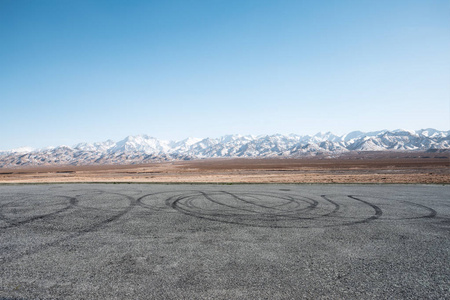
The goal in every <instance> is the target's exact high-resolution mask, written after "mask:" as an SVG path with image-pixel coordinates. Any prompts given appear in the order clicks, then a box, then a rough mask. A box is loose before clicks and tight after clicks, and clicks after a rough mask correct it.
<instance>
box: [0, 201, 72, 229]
mask: <svg viewBox="0 0 450 300" xmlns="http://www.w3.org/2000/svg"><path fill="white" fill-rule="evenodd" d="M47 197H48V196H46V200H47V201H48V198H47ZM35 198H36V195H28V196H26V197H24V198H22V199H20V200H19V201H11V202H9V203H7V204H4V205H2V206H0V220H2V221H4V222H6V223H8V225H6V226H0V229H6V228H10V227H15V226H19V225H24V224H28V223H31V222H34V221H37V220H44V219H45V218H49V217H53V216H55V215H57V214H60V213H62V212H64V211H67V210H69V209H71V208H73V207H74V206H75V205H76V204H77V199H76V198H74V197H68V196H54V198H62V199H64V200H65V201H64V202H66V206H64V207H63V208H60V209H57V210H53V211H51V212H49V213H45V214H38V215H34V216H31V217H27V218H25V219H21V220H20V219H17V218H14V219H13V218H10V217H8V216H7V215H5V210H6V209H8V208H9V210H10V211H11V210H13V211H14V210H15V209H22V210H23V209H24V208H26V209H27V210H31V209H33V208H35V207H39V208H42V206H44V207H45V208H47V207H52V206H62V205H64V204H65V203H64V202H59V203H58V202H56V203H54V202H51V203H44V204H42V203H40V202H42V201H39V202H38V203H33V202H30V201H29V200H30V199H35ZM24 202H25V205H24ZM30 204H31V205H30Z"/></svg>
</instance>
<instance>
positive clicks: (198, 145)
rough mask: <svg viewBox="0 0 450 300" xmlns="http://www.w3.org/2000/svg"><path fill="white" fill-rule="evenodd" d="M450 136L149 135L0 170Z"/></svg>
mask: <svg viewBox="0 0 450 300" xmlns="http://www.w3.org/2000/svg"><path fill="white" fill-rule="evenodd" d="M449 149H450V131H440V130H436V129H432V128H428V129H421V130H416V131H414V130H402V129H397V130H393V131H389V130H380V131H374V132H361V131H353V132H350V133H348V134H345V135H342V136H337V135H335V134H333V133H331V132H327V133H318V134H316V135H313V136H309V135H297V134H290V135H281V134H275V135H260V136H252V135H238V134H236V135H225V136H222V137H219V138H205V139H199V138H187V139H184V140H181V141H165V140H159V139H156V138H154V137H151V136H148V135H138V136H128V137H126V138H125V139H123V140H121V141H119V142H114V141H111V140H107V141H105V142H99V143H80V144H77V145H75V146H72V147H69V146H64V145H62V146H58V147H48V148H45V149H32V148H28V147H23V148H18V149H13V150H8V151H0V168H14V167H21V166H39V165H97V164H137V163H149V162H161V161H172V160H191V159H202V158H225V157H229V158H231V157H242V158H257V157H262V158H265V157H285V158H288V157H293V158H295V157H303V156H315V155H327V156H338V155H340V154H343V153H347V152H350V151H358V152H359V151H448V150H449Z"/></svg>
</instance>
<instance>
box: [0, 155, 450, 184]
mask: <svg viewBox="0 0 450 300" xmlns="http://www.w3.org/2000/svg"><path fill="white" fill-rule="evenodd" d="M449 167H450V155H449V154H448V153H424V152H420V153H419V152H383V153H380V152H373V153H370V152H369V153H363V154H352V155H345V156H341V157H339V158H325V157H322V158H321V157H319V158H318V157H315V158H301V159H282V158H270V159H205V160H193V161H180V162H167V163H154V164H145V165H119V166H117V165H116V166H111V165H102V166H46V167H28V168H16V169H0V182H1V183H48V182H135V183H137V182H164V183H450V168H449Z"/></svg>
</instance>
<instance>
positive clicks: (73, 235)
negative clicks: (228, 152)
mask: <svg viewBox="0 0 450 300" xmlns="http://www.w3.org/2000/svg"><path fill="white" fill-rule="evenodd" d="M104 193H107V194H115V195H120V196H123V197H125V198H127V199H128V200H129V201H130V204H129V205H128V206H127V207H126V208H125V209H124V210H122V211H121V212H119V213H117V214H115V215H113V216H111V217H109V218H107V219H105V220H103V221H101V222H98V223H95V224H92V225H90V226H87V227H85V228H83V229H81V230H78V231H77V232H74V233H71V234H69V235H67V236H65V237H62V238H59V239H56V240H54V241H51V242H48V243H44V244H40V245H37V246H35V247H32V248H31V249H29V250H26V251H24V252H22V253H18V254H16V255H13V256H10V257H7V258H1V257H0V264H5V263H8V262H11V261H14V260H17V259H20V258H23V257H26V256H29V255H32V254H36V253H38V252H41V251H44V250H46V249H48V248H51V247H54V246H57V245H58V244H60V243H63V242H66V241H69V240H72V239H75V238H78V237H81V236H83V235H85V234H87V233H90V232H94V231H96V230H98V229H100V228H101V227H104V226H106V225H108V224H109V223H112V222H114V221H116V220H118V219H119V218H121V217H122V216H124V215H125V214H127V213H128V212H129V211H130V210H131V209H133V208H134V207H135V205H136V199H134V198H133V197H131V196H128V195H125V194H120V193H110V192H104Z"/></svg>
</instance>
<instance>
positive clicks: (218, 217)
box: [166, 191, 437, 228]
mask: <svg viewBox="0 0 450 300" xmlns="http://www.w3.org/2000/svg"><path fill="white" fill-rule="evenodd" d="M320 197H321V199H320V200H314V199H312V198H308V197H303V196H297V195H292V194H286V193H283V194H280V193H247V192H246V193H230V192H227V191H214V192H203V191H196V192H192V191H191V192H188V193H181V194H178V195H176V196H172V197H169V198H168V199H167V200H166V205H167V206H169V207H171V208H173V209H175V210H177V211H179V212H181V213H183V214H186V215H189V216H193V217H196V218H200V219H205V220H211V221H216V222H222V223H230V224H238V225H245V226H254V227H275V228H312V227H314V228H324V227H334V226H350V225H356V224H363V223H368V222H372V221H374V220H378V219H381V220H387V221H390V220H413V219H421V218H434V217H435V216H436V214H437V213H436V211H435V210H434V209H432V208H430V207H427V206H425V205H422V204H417V203H413V202H410V201H401V203H404V204H407V205H409V206H413V207H415V208H416V209H417V208H419V209H422V210H425V211H427V213H426V214H419V215H414V216H405V217H397V218H392V217H387V218H384V217H383V210H382V208H381V207H380V206H379V205H376V204H374V203H372V202H371V201H368V200H366V197H364V196H356V195H346V196H345V198H346V199H347V200H346V201H344V199H343V197H344V196H343V195H341V197H340V200H339V201H338V200H337V199H334V198H335V197H336V196H329V195H320ZM338 198H339V197H338ZM348 200H351V201H348ZM354 206H357V207H359V211H360V212H359V213H357V214H354V213H352V212H351V209H352V208H353V209H354ZM361 211H362V212H361ZM414 214H417V213H416V212H415V213H414Z"/></svg>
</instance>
